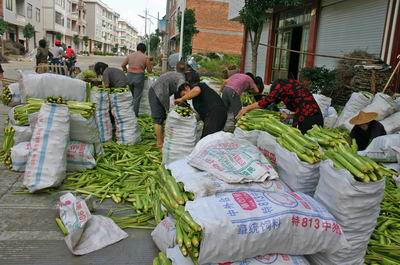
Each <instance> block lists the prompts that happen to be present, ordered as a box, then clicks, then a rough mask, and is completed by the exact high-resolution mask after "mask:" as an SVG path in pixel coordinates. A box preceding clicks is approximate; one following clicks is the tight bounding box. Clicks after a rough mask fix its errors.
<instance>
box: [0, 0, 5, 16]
mask: <svg viewBox="0 0 400 265" xmlns="http://www.w3.org/2000/svg"><path fill="white" fill-rule="evenodd" d="M3 10H4V9H3V0H0V17H3V16H4V14H3Z"/></svg>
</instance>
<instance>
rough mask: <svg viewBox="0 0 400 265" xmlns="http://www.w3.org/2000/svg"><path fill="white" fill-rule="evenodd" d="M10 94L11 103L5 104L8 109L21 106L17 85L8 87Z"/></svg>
mask: <svg viewBox="0 0 400 265" xmlns="http://www.w3.org/2000/svg"><path fill="white" fill-rule="evenodd" d="M8 89H9V90H10V94H11V101H10V102H9V103H8V104H7V106H9V107H14V106H17V105H20V104H21V92H20V90H19V84H18V83H12V84H10V85H8Z"/></svg>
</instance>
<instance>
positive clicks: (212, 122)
mask: <svg viewBox="0 0 400 265" xmlns="http://www.w3.org/2000/svg"><path fill="white" fill-rule="evenodd" d="M227 117H228V114H227V112H226V109H225V108H219V109H218V108H217V109H214V110H213V111H212V112H209V113H207V114H206V116H205V117H203V119H202V120H203V123H204V127H203V133H202V134H201V138H203V137H205V136H207V135H209V134H213V133H216V132H219V131H222V130H224V127H225V123H226V119H227Z"/></svg>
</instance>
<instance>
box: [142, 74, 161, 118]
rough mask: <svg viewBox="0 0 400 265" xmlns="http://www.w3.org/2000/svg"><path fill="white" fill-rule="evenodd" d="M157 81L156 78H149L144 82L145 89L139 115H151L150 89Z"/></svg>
mask: <svg viewBox="0 0 400 265" xmlns="http://www.w3.org/2000/svg"><path fill="white" fill-rule="evenodd" d="M156 80H157V77H155V76H149V77H148V78H147V79H145V80H144V87H143V93H142V98H141V100H140V108H139V115H149V116H150V115H151V110H150V103H149V89H150V87H151V86H152V85H153V83H154V82H155V81H156Z"/></svg>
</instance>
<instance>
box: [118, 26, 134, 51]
mask: <svg viewBox="0 0 400 265" xmlns="http://www.w3.org/2000/svg"><path fill="white" fill-rule="evenodd" d="M117 32H118V53H120V52H122V53H130V52H133V51H135V50H136V46H137V44H138V43H139V35H138V31H137V30H136V28H135V27H134V26H132V25H131V24H130V23H129V22H128V21H126V20H119V21H118V28H117Z"/></svg>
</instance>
